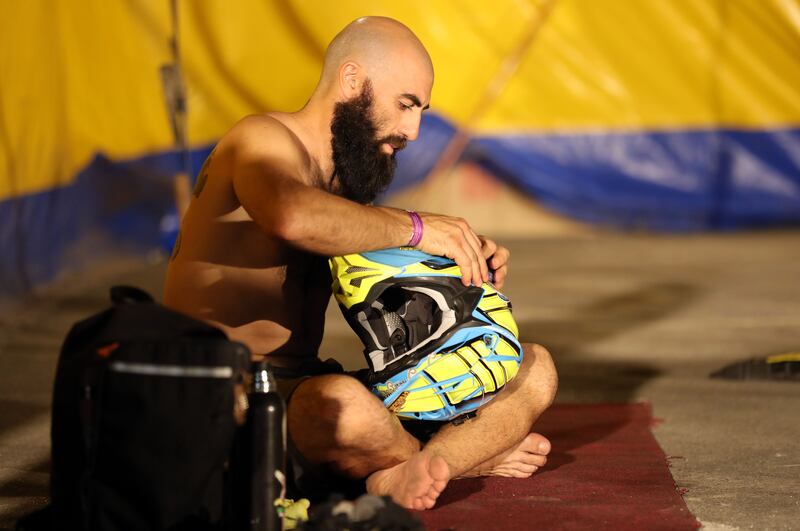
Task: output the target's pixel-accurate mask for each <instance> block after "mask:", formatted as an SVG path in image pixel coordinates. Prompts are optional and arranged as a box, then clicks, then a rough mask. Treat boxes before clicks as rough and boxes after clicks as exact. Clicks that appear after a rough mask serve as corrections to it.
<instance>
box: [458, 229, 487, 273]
mask: <svg viewBox="0 0 800 531" xmlns="http://www.w3.org/2000/svg"><path fill="white" fill-rule="evenodd" d="M461 230H462V231H463V233H464V238H465V239H466V240H467V244H468V245H469V246H470V249H471V250H472V253H473V254H474V255H475V262H476V263H477V265H478V268H477V269H476V270H475V273H476V275H475V279H473V280H474V282H473V284H474V285H475V286H480V285H481V284H483V283H484V282H486V281H487V280H489V266H488V265H486V259H485V258H484V256H483V252H482V251H481V246H482V244H481V241H480V239H478V235H477V234H475V233H474V232H473V231H472V229H471V228H470V226H469V225H467V223H466V221H465V222H464V226H462V227H461Z"/></svg>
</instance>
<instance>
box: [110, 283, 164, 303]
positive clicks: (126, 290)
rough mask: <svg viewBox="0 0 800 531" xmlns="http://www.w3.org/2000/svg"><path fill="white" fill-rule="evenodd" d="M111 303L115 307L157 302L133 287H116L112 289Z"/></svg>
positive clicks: (144, 292)
mask: <svg viewBox="0 0 800 531" xmlns="http://www.w3.org/2000/svg"><path fill="white" fill-rule="evenodd" d="M111 302H113V303H114V304H115V305H121V304H137V303H143V302H155V300H153V297H151V296H150V294H149V293H147V292H146V291H144V290H141V289H139V288H135V287H133V286H114V287H112V288H111Z"/></svg>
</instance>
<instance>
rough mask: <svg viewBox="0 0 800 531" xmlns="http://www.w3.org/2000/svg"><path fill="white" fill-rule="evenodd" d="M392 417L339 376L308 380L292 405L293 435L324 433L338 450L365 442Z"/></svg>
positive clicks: (357, 384) (375, 400)
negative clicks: (296, 433)
mask: <svg viewBox="0 0 800 531" xmlns="http://www.w3.org/2000/svg"><path fill="white" fill-rule="evenodd" d="M389 416H390V415H389V413H388V412H387V410H386V408H384V407H383V404H382V403H381V401H380V400H378V398H377V397H376V396H374V395H373V394H372V393H370V392H369V391H368V390H367V389H366V387H364V385H363V384H362V383H361V382H359V381H358V380H356V379H355V378H352V377H350V376H345V375H340V374H331V375H325V376H316V377H314V378H309V379H308V380H307V381H305V382H303V383H302V384H301V385H300V386H298V388H297V389H296V390H295V393H294V394H293V395H292V399H291V400H290V402H289V422H290V425H289V430H290V431H291V432H307V431H309V430H313V431H315V432H317V433H320V432H321V433H322V434H325V435H326V437H324V438H325V439H327V443H328V444H332V445H335V446H336V447H348V446H352V445H355V444H357V443H358V441H363V439H364V437H365V436H366V435H368V434H369V433H372V432H374V431H375V429H376V426H378V425H380V424H381V423H383V422H386V419H387V418H388V417H389Z"/></svg>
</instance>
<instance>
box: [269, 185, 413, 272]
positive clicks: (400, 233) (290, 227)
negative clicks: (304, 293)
mask: <svg viewBox="0 0 800 531" xmlns="http://www.w3.org/2000/svg"><path fill="white" fill-rule="evenodd" d="M316 192H318V193H320V194H325V195H327V196H328V197H325V198H324V200H321V201H317V202H315V203H316V204H315V205H309V204H308V202H307V200H308V199H313V198H308V197H307V198H306V200H305V201H304V204H303V205H302V206H301V205H297V208H293V209H290V210H289V213H288V214H287V215H286V220H285V224H284V227H283V230H282V231H281V234H280V236H281V237H282V238H284V239H285V240H286V241H287V242H289V243H290V244H291V245H293V246H295V247H298V248H300V249H303V250H305V251H310V252H314V253H318V254H322V255H326V256H336V255H342V254H350V253H359V252H364V251H372V250H376V249H385V248H387V247H399V246H401V245H405V244H406V243H408V240H409V238H410V237H411V233H412V222H411V218H410V217H409V216H408V213H407V212H405V211H404V210H399V209H396V208H390V207H375V206H365V205H360V204H358V203H354V202H352V201H348V200H346V199H342V198H339V197H331V196H330V194H327V193H326V192H323V191H316ZM304 195H305V194H304ZM320 199H322V198H320Z"/></svg>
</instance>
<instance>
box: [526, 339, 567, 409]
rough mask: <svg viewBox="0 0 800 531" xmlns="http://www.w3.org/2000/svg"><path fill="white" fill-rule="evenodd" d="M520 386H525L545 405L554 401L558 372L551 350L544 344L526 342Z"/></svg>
mask: <svg viewBox="0 0 800 531" xmlns="http://www.w3.org/2000/svg"><path fill="white" fill-rule="evenodd" d="M522 348H523V349H524V355H523V361H522V367H521V368H520V376H521V377H522V381H521V382H520V386H522V387H523V388H525V389H526V390H527V391H528V392H529V393H531V395H532V396H534V397H535V398H536V400H537V401H541V402H543V405H544V406H545V407H549V406H550V404H552V403H553V400H554V399H555V396H556V391H557V390H558V373H557V372H556V367H555V364H554V363H553V358H552V356H551V355H550V352H548V350H547V349H546V348H544V347H543V346H542V345H537V344H535V343H524V344H523V345H522Z"/></svg>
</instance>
